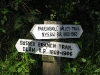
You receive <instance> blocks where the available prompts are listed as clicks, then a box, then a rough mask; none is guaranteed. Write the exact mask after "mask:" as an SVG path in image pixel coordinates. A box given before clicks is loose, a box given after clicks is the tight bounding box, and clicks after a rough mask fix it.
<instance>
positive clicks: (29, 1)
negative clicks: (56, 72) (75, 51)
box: [0, 0, 100, 75]
mask: <svg viewBox="0 0 100 75" xmlns="http://www.w3.org/2000/svg"><path fill="white" fill-rule="evenodd" d="M99 8H100V1H99V0H92V1H91V0H87V1H86V0H75V1H73V0H55V1H54V0H13V1H10V0H2V1H0V67H2V71H1V70H0V71H1V72H2V74H4V71H7V72H8V71H9V72H11V73H12V72H18V73H19V74H20V75H25V74H24V73H25V72H29V73H28V74H29V75H31V74H32V75H33V74H34V75H41V74H42V69H41V68H42V66H41V64H42V62H41V56H40V55H34V54H32V55H31V54H23V53H18V52H17V50H16V49H15V44H16V42H17V40H18V39H19V38H24V39H25V38H28V39H30V38H32V39H33V37H32V36H31V35H30V34H29V31H30V29H31V28H32V27H33V25H34V24H36V23H43V21H44V20H58V21H61V22H62V23H64V24H75V25H77V24H80V25H81V26H82V28H83V34H82V36H81V37H80V38H78V39H64V40H63V39H62V40H61V41H64V42H69V43H71V42H72V43H77V44H78V46H79V47H80V50H81V51H80V53H79V55H78V57H77V58H76V59H68V58H61V75H67V74H68V75H99V73H100V67H99V66H100V51H99V50H100V47H99V45H100V38H99V37H100V22H99V21H100V10H99ZM10 75H11V74H10Z"/></svg>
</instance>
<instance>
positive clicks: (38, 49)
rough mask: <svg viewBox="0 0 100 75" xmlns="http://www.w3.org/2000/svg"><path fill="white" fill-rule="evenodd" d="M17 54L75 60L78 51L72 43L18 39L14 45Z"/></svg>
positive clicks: (76, 46)
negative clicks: (32, 54)
mask: <svg viewBox="0 0 100 75" xmlns="http://www.w3.org/2000/svg"><path fill="white" fill-rule="evenodd" d="M15 46H16V48H17V50H18V52H23V53H25V52H26V53H34V54H41V55H51V56H59V57H67V58H76V56H77V55H78V53H79V51H80V49H79V47H78V45H77V44H74V43H62V42H50V41H36V40H29V39H19V40H18V41H17V43H16V45H15Z"/></svg>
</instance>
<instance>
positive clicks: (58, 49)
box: [15, 21, 83, 75]
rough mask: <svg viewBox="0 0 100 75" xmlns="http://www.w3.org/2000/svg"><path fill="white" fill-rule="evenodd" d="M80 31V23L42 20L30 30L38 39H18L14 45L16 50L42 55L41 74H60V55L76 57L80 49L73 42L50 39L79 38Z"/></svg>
mask: <svg viewBox="0 0 100 75" xmlns="http://www.w3.org/2000/svg"><path fill="white" fill-rule="evenodd" d="M82 32H83V30H82V28H81V26H80V25H62V24H61V22H59V21H44V24H35V25H34V26H33V28H32V29H31V30H30V33H31V35H32V36H33V37H34V38H35V39H39V40H31V39H19V40H18V41H17V43H16V45H15V47H16V49H17V50H18V52H23V53H33V54H40V55H42V60H43V75H60V57H66V58H76V57H77V55H78V53H79V51H80V49H79V47H78V45H77V44H75V43H63V42H57V40H53V41H51V40H50V39H65V38H80V36H81V34H82ZM41 39H45V40H41Z"/></svg>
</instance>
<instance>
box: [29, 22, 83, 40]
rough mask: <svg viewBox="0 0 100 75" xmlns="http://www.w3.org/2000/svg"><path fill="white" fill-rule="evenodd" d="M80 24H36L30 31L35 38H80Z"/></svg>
mask: <svg viewBox="0 0 100 75" xmlns="http://www.w3.org/2000/svg"><path fill="white" fill-rule="evenodd" d="M82 32H83V30H82V28H81V26H80V25H62V24H35V25H34V26H33V28H32V29H31V31H30V33H31V35H32V36H33V37H34V38H35V39H63V38H80V36H81V34H82Z"/></svg>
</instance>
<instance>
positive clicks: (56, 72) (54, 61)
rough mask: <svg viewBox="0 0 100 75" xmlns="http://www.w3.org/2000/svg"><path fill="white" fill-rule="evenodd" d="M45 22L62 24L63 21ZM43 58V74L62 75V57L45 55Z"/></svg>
mask: <svg viewBox="0 0 100 75" xmlns="http://www.w3.org/2000/svg"><path fill="white" fill-rule="evenodd" d="M44 24H61V22H59V21H44ZM49 41H50V40H49ZM42 60H43V75H60V57H53V56H47V55H43V56H42Z"/></svg>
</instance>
